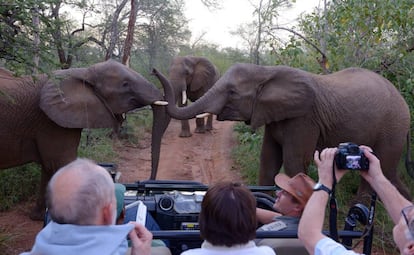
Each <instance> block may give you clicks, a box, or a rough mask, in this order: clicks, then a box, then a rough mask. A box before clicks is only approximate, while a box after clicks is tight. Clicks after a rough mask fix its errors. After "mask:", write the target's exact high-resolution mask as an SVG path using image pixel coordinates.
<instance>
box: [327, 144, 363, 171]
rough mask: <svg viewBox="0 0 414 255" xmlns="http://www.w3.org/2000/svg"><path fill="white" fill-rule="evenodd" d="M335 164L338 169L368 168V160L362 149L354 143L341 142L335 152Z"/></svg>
mask: <svg viewBox="0 0 414 255" xmlns="http://www.w3.org/2000/svg"><path fill="white" fill-rule="evenodd" d="M335 164H336V167H337V168H338V169H344V170H368V169H369V160H368V158H367V157H366V156H365V154H364V151H363V150H361V149H360V148H359V146H358V145H356V144H354V143H341V144H339V146H338V150H337V152H336V154H335Z"/></svg>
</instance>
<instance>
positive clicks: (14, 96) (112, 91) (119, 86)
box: [0, 60, 171, 220]
mask: <svg viewBox="0 0 414 255" xmlns="http://www.w3.org/2000/svg"><path fill="white" fill-rule="evenodd" d="M163 100H164V97H163V95H162V92H161V90H160V89H158V88H156V87H155V86H154V85H153V84H152V83H150V82H149V81H147V80H146V79H145V78H144V77H143V76H142V75H140V74H138V73H137V72H135V71H133V70H132V69H130V68H128V67H126V66H125V65H122V64H121V63H118V62H117V61H115V60H108V61H105V62H101V63H97V64H94V65H91V66H89V67H85V68H71V69H65V70H56V71H53V72H51V73H49V74H40V75H38V76H23V77H14V76H12V75H9V74H8V73H7V72H1V73H0V108H1V109H2V111H1V112H0V140H1V141H2V142H1V143H0V169H5V168H10V167H14V166H19V165H23V164H26V163H29V162H35V163H38V164H40V165H41V168H42V169H41V182H40V190H39V195H38V198H37V202H36V205H35V208H34V210H33V211H32V212H31V215H30V217H31V218H32V219H34V220H39V219H40V220H41V219H42V216H43V214H44V210H45V209H44V208H45V199H44V194H45V189H46V186H47V183H48V181H49V180H50V178H51V176H52V175H53V174H54V173H55V172H56V171H57V169H59V168H60V167H62V166H63V165H66V164H67V163H69V162H71V161H73V160H74V159H76V157H77V148H78V145H79V143H80V137H81V131H82V129H83V128H108V127H113V128H116V127H118V126H119V125H120V122H121V121H122V117H121V115H122V114H123V113H126V112H128V111H130V110H133V109H135V108H140V107H143V106H147V105H151V107H152V110H153V126H152V144H151V146H152V150H151V153H152V169H151V177H150V179H155V177H156V173H157V168H158V161H159V154H160V146H161V139H162V136H163V134H164V132H165V130H166V128H167V126H168V124H169V122H170V119H171V118H170V116H169V115H168V114H167V111H166V107H165V103H166V102H165V101H163Z"/></svg>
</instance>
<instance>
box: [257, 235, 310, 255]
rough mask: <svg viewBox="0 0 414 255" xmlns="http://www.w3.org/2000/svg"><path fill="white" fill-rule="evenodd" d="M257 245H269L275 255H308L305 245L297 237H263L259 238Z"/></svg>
mask: <svg viewBox="0 0 414 255" xmlns="http://www.w3.org/2000/svg"><path fill="white" fill-rule="evenodd" d="M257 245H258V246H261V245H266V246H269V247H271V248H272V249H273V250H274V251H275V253H276V254H277V255H292V254H295V255H309V253H308V252H307V250H306V249H305V246H303V244H302V242H301V241H300V240H299V239H297V238H265V239H262V240H260V241H259V242H258V243H257Z"/></svg>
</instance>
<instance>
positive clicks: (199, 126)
mask: <svg viewBox="0 0 414 255" xmlns="http://www.w3.org/2000/svg"><path fill="white" fill-rule="evenodd" d="M194 132H195V133H201V134H203V133H205V132H206V128H205V126H204V118H196V128H195V130H194Z"/></svg>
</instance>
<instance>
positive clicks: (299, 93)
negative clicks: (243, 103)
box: [250, 66, 315, 129]
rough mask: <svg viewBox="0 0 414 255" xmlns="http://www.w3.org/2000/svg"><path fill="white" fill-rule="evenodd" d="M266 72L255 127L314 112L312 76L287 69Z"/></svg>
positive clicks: (256, 106) (255, 110)
mask: <svg viewBox="0 0 414 255" xmlns="http://www.w3.org/2000/svg"><path fill="white" fill-rule="evenodd" d="M266 73H267V74H266V78H265V79H264V80H263V82H261V83H260V84H258V86H257V96H256V99H254V101H255V102H254V105H253V110H252V118H251V121H250V125H251V127H252V128H254V129H256V128H258V127H260V126H263V125H265V124H268V123H271V122H278V121H281V120H285V119H292V118H298V117H301V116H304V115H306V114H307V113H309V112H312V109H313V104H314V101H315V86H314V80H313V79H312V78H311V75H310V74H309V73H306V72H304V71H301V70H299V69H294V68H290V67H284V66H279V67H276V68H271V69H268V70H267V71H266Z"/></svg>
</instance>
